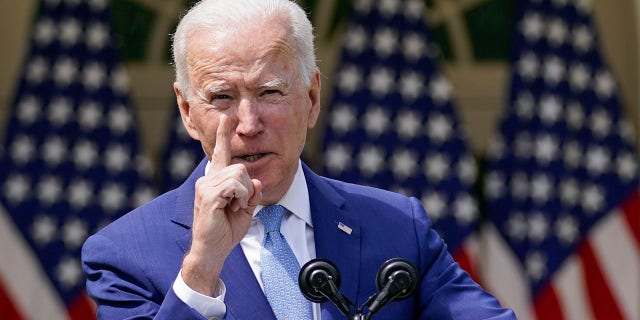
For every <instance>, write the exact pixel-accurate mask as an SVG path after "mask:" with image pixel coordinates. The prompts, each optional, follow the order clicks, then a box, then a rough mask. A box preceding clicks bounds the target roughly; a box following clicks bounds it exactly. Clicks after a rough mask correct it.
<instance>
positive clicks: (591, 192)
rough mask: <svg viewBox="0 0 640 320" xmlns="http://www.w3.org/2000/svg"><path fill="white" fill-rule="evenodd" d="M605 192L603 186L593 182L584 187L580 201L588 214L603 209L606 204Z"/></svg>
mask: <svg viewBox="0 0 640 320" xmlns="http://www.w3.org/2000/svg"><path fill="white" fill-rule="evenodd" d="M605 193H606V190H603V188H602V187H599V186H597V185H593V184H592V185H588V186H586V187H584V189H583V191H582V199H581V201H580V203H581V204H582V208H583V209H584V211H585V212H586V213H587V214H588V215H593V214H595V213H597V212H599V211H600V210H602V207H603V206H604V204H605V203H604V201H605V198H604V195H605Z"/></svg>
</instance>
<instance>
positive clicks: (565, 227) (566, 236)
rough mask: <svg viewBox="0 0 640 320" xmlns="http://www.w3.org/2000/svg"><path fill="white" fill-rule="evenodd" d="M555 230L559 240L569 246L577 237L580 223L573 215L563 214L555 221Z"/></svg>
mask: <svg viewBox="0 0 640 320" xmlns="http://www.w3.org/2000/svg"><path fill="white" fill-rule="evenodd" d="M555 231H556V236H557V237H558V239H559V240H560V242H561V243H562V244H563V245H565V246H569V245H572V244H574V243H575V242H576V240H577V239H578V235H579V233H580V225H579V224H578V221H577V220H576V218H574V217H573V216H570V215H568V214H563V215H561V216H560V218H558V220H557V221H556V223H555Z"/></svg>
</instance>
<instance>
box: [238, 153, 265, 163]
mask: <svg viewBox="0 0 640 320" xmlns="http://www.w3.org/2000/svg"><path fill="white" fill-rule="evenodd" d="M262 157H264V153H258V154H248V155H244V156H241V157H240V159H242V160H244V161H247V162H254V161H258V159H260V158H262Z"/></svg>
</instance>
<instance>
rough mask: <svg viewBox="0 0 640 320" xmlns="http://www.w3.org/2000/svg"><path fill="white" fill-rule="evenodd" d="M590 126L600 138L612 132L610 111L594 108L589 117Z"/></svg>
mask: <svg viewBox="0 0 640 320" xmlns="http://www.w3.org/2000/svg"><path fill="white" fill-rule="evenodd" d="M589 126H590V127H591V130H592V131H593V133H594V135H595V136H596V137H598V138H600V139H602V138H604V137H607V136H608V135H609V134H610V133H611V126H612V121H611V118H610V116H609V113H608V112H607V111H606V110H604V109H602V108H598V109H596V110H594V111H593V112H592V113H591V116H590V117H589Z"/></svg>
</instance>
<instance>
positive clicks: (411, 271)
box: [366, 258, 418, 319]
mask: <svg viewBox="0 0 640 320" xmlns="http://www.w3.org/2000/svg"><path fill="white" fill-rule="evenodd" d="M376 287H377V288H378V291H379V293H378V294H377V295H376V296H375V298H374V299H373V301H372V302H371V304H369V313H368V314H367V317H366V319H369V318H370V317H371V316H372V315H373V314H374V313H376V312H378V311H379V310H380V309H381V308H382V307H384V306H385V305H387V304H388V303H389V302H392V301H396V300H403V299H406V298H408V297H410V296H411V295H412V294H413V293H414V292H415V291H416V288H417V287H418V271H417V270H416V268H415V267H414V266H413V265H412V264H411V263H410V262H409V261H408V260H405V259H401V258H394V259H390V260H387V261H386V262H385V263H384V264H383V265H382V266H381V267H380V269H379V270H378V274H377V276H376Z"/></svg>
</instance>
